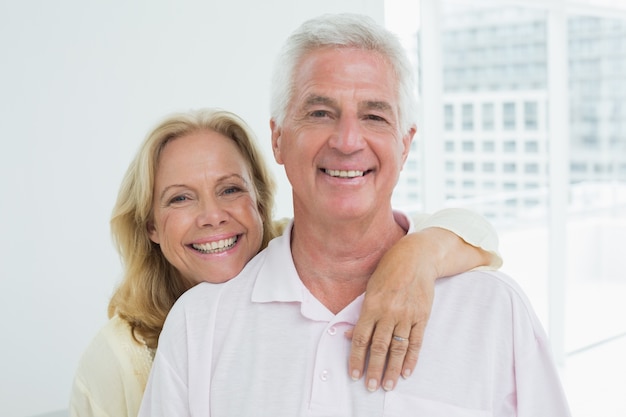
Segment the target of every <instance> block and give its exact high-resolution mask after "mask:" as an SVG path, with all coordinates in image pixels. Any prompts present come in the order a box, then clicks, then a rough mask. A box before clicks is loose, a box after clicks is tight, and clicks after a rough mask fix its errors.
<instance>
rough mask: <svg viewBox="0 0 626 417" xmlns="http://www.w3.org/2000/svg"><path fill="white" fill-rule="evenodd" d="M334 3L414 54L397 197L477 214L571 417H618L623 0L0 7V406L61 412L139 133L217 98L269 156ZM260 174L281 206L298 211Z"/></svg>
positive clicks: (94, 312)
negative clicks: (496, 239) (279, 100)
mask: <svg viewBox="0 0 626 417" xmlns="http://www.w3.org/2000/svg"><path fill="white" fill-rule="evenodd" d="M342 11H351V12H359V13H364V14H368V15H370V16H372V17H373V18H375V19H376V20H377V21H379V22H380V23H383V24H385V25H387V27H389V29H391V30H392V31H394V32H395V33H397V34H398V36H399V37H400V38H401V40H402V42H403V44H404V45H405V47H406V48H407V51H408V52H409V54H410V56H411V58H412V60H413V63H414V65H415V71H416V74H417V77H418V80H419V83H418V87H417V90H416V94H418V95H419V97H420V102H421V108H420V115H419V120H420V123H419V126H418V137H417V140H416V141H414V148H413V149H412V152H411V155H410V157H409V160H408V161H407V164H406V166H405V168H404V171H403V173H402V176H401V179H400V182H399V183H398V186H397V189H396V193H395V194H394V203H395V205H396V206H397V207H398V208H401V209H404V210H408V211H426V212H434V211H436V210H438V209H440V208H443V207H466V208H469V209H472V210H475V211H477V212H479V213H481V214H483V215H484V216H486V217H487V218H488V219H489V220H490V221H491V222H492V223H493V224H494V226H495V227H496V229H497V230H498V234H499V236H500V248H501V252H502V254H503V257H504V261H505V262H504V266H503V271H505V272H507V273H509V274H510V275H512V276H513V277H514V278H515V279H516V280H517V281H518V282H519V283H520V284H521V286H522V287H523V288H524V290H525V291H526V292H527V294H528V296H529V298H530V299H531V302H532V303H533V305H534V307H535V309H536V311H537V313H538V315H539V316H540V319H541V320H542V323H543V324H544V326H545V327H546V329H547V331H548V333H549V335H550V339H551V343H552V348H553V353H554V356H555V359H556V361H557V363H558V365H559V368H560V371H561V375H562V378H563V382H564V385H565V388H566V392H567V394H568V398H569V400H570V403H571V406H572V412H573V415H575V416H578V417H586V416H589V417H592V416H593V417H596V416H603V417H613V416H620V417H623V416H624V415H626V397H624V395H623V393H624V392H626V358H625V355H624V352H626V303H625V302H624V300H625V299H626V276H625V273H624V270H625V267H626V261H625V260H624V255H623V249H619V248H620V247H622V244H623V243H622V242H623V241H624V239H625V238H626V4H625V3H624V2H623V1H609V0H606V1H604V0H595V1H592V0H587V1H582V0H580V1H567V0H543V1H536V0H526V1H508V0H498V1H491V2H489V1H478V0H474V1H470V0H466V1H458V0H455V1H448V0H361V1H357V0H343V1H341V2H337V1H335V0H318V1H316V2H314V3H310V2H302V1H294V0H267V1H265V2H256V1H252V0H229V1H228V2H226V1H216V0H210V1H195V0H179V1H177V2H169V1H164V0H156V1H135V2H122V1H119V0H111V1H106V2H105V1H79V0H58V1H56V2H47V1H43V0H31V1H23V2H1V3H0V126H1V127H2V132H3V136H2V138H1V141H2V142H1V144H2V147H1V150H0V174H1V175H0V334H1V335H2V340H1V343H0V369H1V371H0V415H2V416H4V417H30V416H38V415H45V414H47V413H53V412H55V413H56V414H55V415H64V410H65V409H66V408H67V403H68V398H69V392H70V387H71V383H72V376H73V373H74V369H75V367H76V365H77V362H78V359H79V357H80V354H81V353H82V351H83V350H84V348H85V347H86V346H87V344H88V343H89V341H90V340H91V338H92V337H93V336H94V335H95V333H96V332H97V330H98V329H99V327H100V326H101V325H103V324H104V323H105V322H106V320H107V316H106V306H107V302H108V298H109V296H110V295H111V293H112V291H113V289H114V288H115V286H116V284H117V282H118V281H119V279H120V275H121V268H120V263H119V259H118V257H117V254H116V252H115V250H114V248H113V246H112V244H111V238H110V233H109V226H108V221H109V216H110V213H111V209H112V206H113V203H114V200H115V198H116V195H117V189H118V186H119V183H120V181H121V178H122V176H123V174H124V172H125V170H126V167H127V165H128V163H129V162H130V160H131V158H132V157H133V156H134V153H135V151H136V149H137V147H138V145H139V143H140V142H141V141H142V140H143V138H144V135H145V134H146V133H147V132H148V131H149V130H150V129H151V128H152V127H153V126H154V125H155V124H156V123H157V122H158V121H159V120H160V119H161V118H162V117H163V116H165V115H167V114H169V113H172V112H175V111H186V110H190V109H195V108H200V107H207V106H212V107H221V108H225V109H228V110H231V111H234V112H236V113H238V114H239V115H241V116H242V117H243V118H244V119H245V120H247V121H248V123H249V124H250V125H251V126H252V128H253V129H254V130H255V132H256V133H257V136H258V139H259V141H260V143H261V144H262V147H263V150H264V152H266V156H267V158H268V160H270V161H273V158H272V157H271V148H270V136H269V110H268V109H269V79H270V72H271V68H272V64H273V60H274V57H275V55H276V53H277V51H278V48H279V47H280V45H281V44H282V42H283V40H284V39H285V37H286V36H287V35H288V34H289V33H290V32H291V31H292V30H293V29H294V28H295V27H296V26H297V25H299V24H300V23H301V22H302V21H303V20H305V19H307V18H309V17H313V16H316V15H318V14H321V13H325V12H342ZM270 165H271V166H273V167H274V169H275V176H276V178H277V179H278V180H279V194H278V201H277V211H276V213H275V216H276V217H283V216H290V215H291V194H290V187H289V184H288V182H287V181H286V178H285V176H284V174H283V173H282V170H281V168H280V167H279V166H278V165H276V164H275V163H273V162H272V163H270Z"/></svg>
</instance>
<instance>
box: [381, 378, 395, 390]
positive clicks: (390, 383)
mask: <svg viewBox="0 0 626 417" xmlns="http://www.w3.org/2000/svg"><path fill="white" fill-rule="evenodd" d="M383 389H384V390H385V391H391V390H392V389H393V381H392V380H391V379H390V380H388V381H385V385H383Z"/></svg>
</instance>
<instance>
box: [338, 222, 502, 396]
mask: <svg viewBox="0 0 626 417" xmlns="http://www.w3.org/2000/svg"><path fill="white" fill-rule="evenodd" d="M491 256H492V255H491V254H490V253H489V252H486V251H484V250H482V249H480V248H477V247H474V246H472V245H470V244H468V243H466V242H465V241H463V239H461V238H459V237H458V236H457V235H456V234H454V233H452V232H450V231H448V230H446V229H441V228H438V227H430V228H427V229H424V230H421V231H419V232H415V233H411V234H408V235H406V236H405V237H403V238H402V239H401V240H400V241H398V243H396V244H395V245H394V246H393V247H392V248H391V249H389V251H388V252H387V253H386V254H385V256H384V257H383V258H382V259H381V261H380V263H379V264H378V268H377V269H376V271H375V272H374V273H373V274H372V276H371V278H370V280H369V282H368V285H367V290H366V294H365V300H364V302H363V308H362V310H361V316H360V318H359V321H358V322H357V324H356V326H355V327H354V329H353V330H352V332H350V333H349V334H348V335H347V336H348V337H351V338H352V350H351V353H350V359H349V373H350V376H351V377H352V378H353V379H360V378H361V377H362V376H363V372H364V369H365V364H366V358H367V356H368V352H369V359H368V362H367V371H366V373H365V384H366V386H367V389H368V390H370V391H375V390H377V389H378V388H379V387H380V386H382V388H383V389H384V390H386V391H389V390H392V389H393V388H394V387H395V386H396V383H397V382H398V378H399V377H400V375H402V376H403V377H404V378H407V377H409V376H410V375H411V374H412V373H413V371H414V369H415V366H416V365H417V360H418V357H419V352H420V349H421V347H422V340H423V337H424V331H425V329H426V324H427V323H428V318H429V316H430V311H431V308H432V304H433V299H434V287H435V281H436V279H437V278H439V277H443V276H450V275H454V274H457V273H460V272H464V271H467V270H470V269H472V268H475V267H477V266H481V265H489V262H490V260H491ZM381 381H382V383H381Z"/></svg>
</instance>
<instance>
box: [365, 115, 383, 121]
mask: <svg viewBox="0 0 626 417" xmlns="http://www.w3.org/2000/svg"><path fill="white" fill-rule="evenodd" d="M365 118H366V119H367V120H373V121H375V122H384V121H386V119H385V118H384V117H381V116H378V115H376V114H368V115H367V116H365Z"/></svg>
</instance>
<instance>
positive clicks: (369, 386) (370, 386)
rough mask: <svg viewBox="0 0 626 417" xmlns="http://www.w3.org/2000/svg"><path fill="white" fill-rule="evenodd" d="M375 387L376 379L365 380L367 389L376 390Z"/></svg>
mask: <svg viewBox="0 0 626 417" xmlns="http://www.w3.org/2000/svg"><path fill="white" fill-rule="evenodd" d="M376 388H378V381H376V380H375V379H370V380H369V381H367V390H368V391H370V392H374V391H376Z"/></svg>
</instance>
